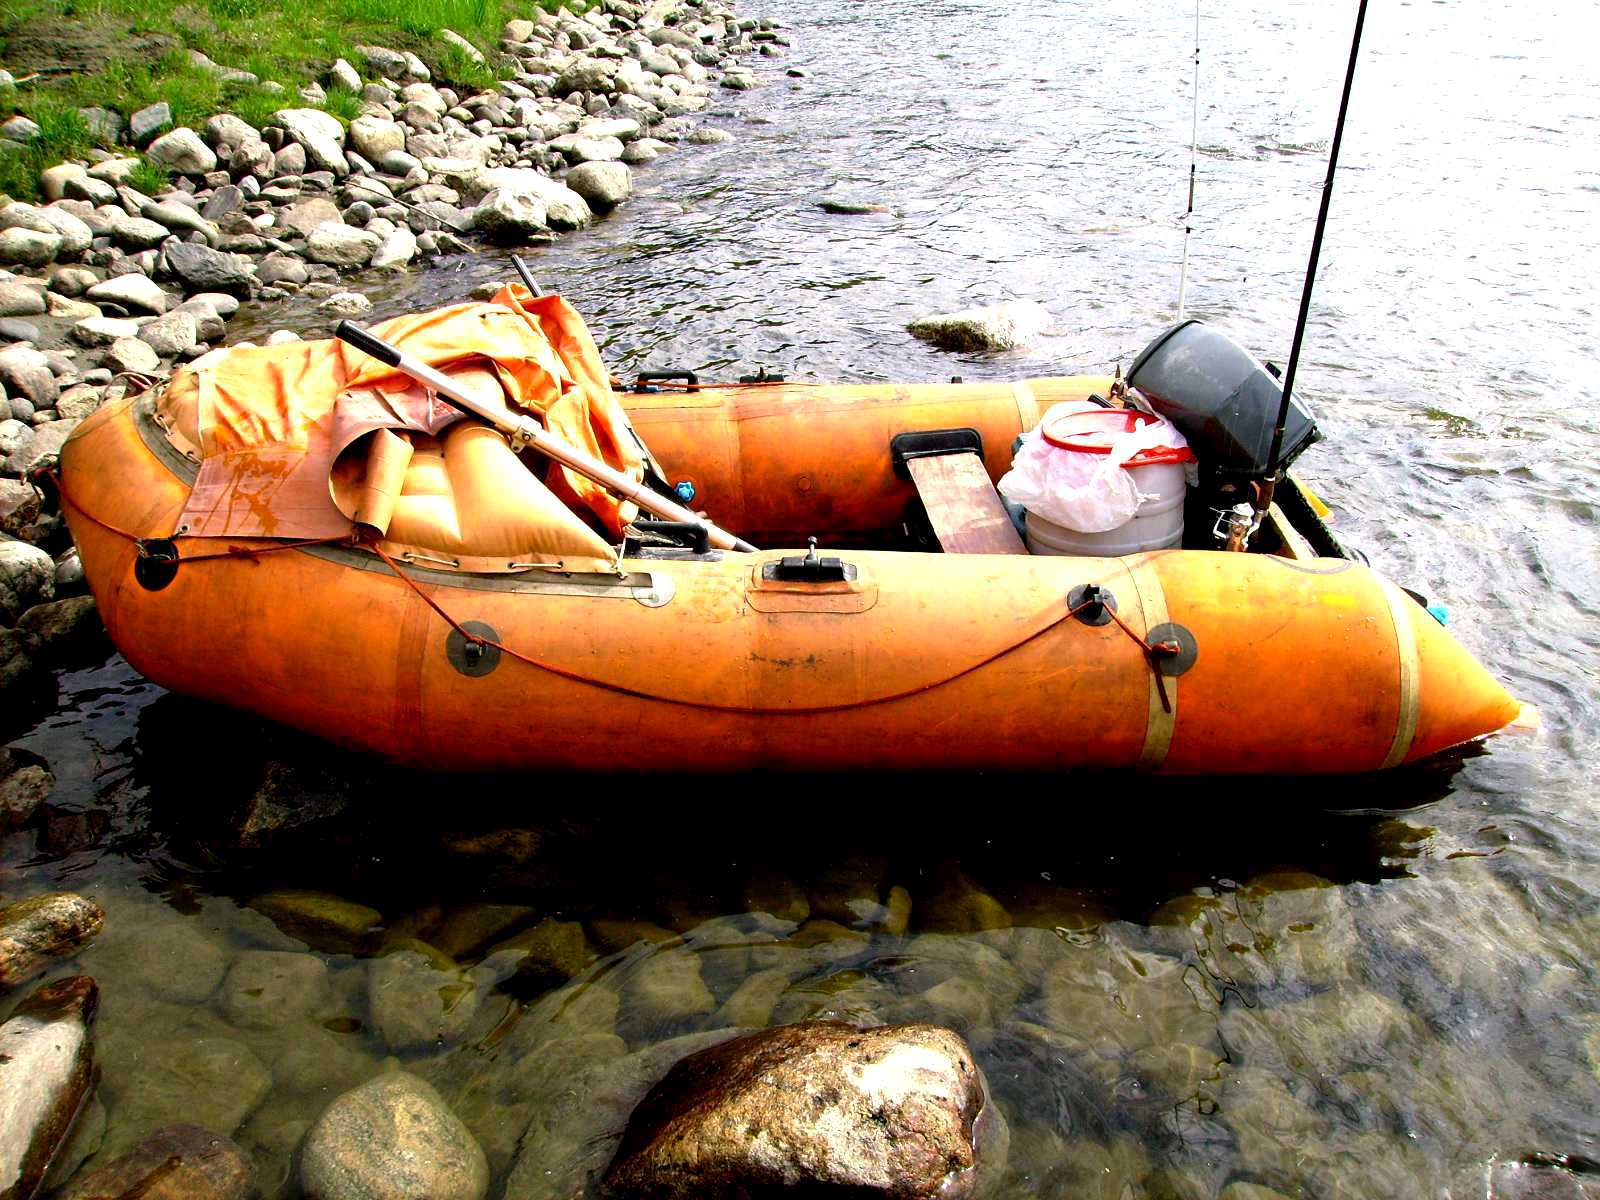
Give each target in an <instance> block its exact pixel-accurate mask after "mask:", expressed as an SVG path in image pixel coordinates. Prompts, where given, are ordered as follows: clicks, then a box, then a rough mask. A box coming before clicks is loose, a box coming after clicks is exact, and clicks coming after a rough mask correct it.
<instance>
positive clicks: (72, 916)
mask: <svg viewBox="0 0 1600 1200" xmlns="http://www.w3.org/2000/svg"><path fill="white" fill-rule="evenodd" d="M105 919H106V914H105V910H104V909H102V908H101V907H100V906H99V905H98V904H96V903H95V902H94V901H93V900H86V899H85V898H84V897H82V896H79V895H77V894H75V893H73V892H49V893H47V894H45V895H43V896H35V897H34V898H33V899H31V900H23V901H20V902H18V903H16V904H13V905H11V906H10V907H8V908H3V909H0V989H4V988H13V987H16V986H17V985H18V984H21V983H26V982H27V981H28V980H30V979H32V978H33V977H34V976H35V975H37V974H38V973H39V972H40V971H42V970H44V969H45V967H47V966H49V965H50V963H51V962H52V961H53V960H54V959H57V958H62V957H64V956H66V955H69V954H73V953H76V952H77V951H78V950H79V949H81V948H82V947H83V946H84V945H85V944H87V943H88V942H89V940H90V939H91V938H93V937H94V935H95V934H97V933H99V932H100V927H101V926H102V925H103V924H104V923H105Z"/></svg>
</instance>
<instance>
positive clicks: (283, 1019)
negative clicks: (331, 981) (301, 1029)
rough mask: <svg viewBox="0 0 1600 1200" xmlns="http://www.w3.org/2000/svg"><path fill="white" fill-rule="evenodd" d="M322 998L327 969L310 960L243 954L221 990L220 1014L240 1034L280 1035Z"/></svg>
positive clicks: (252, 952)
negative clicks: (276, 1031)
mask: <svg viewBox="0 0 1600 1200" xmlns="http://www.w3.org/2000/svg"><path fill="white" fill-rule="evenodd" d="M327 996H328V965H327V964H326V963H325V962H323V961H322V959H320V958H318V957H317V956H316V955H315V954H298V953H294V952H291V951H283V950H249V951H246V952H245V953H243V954H241V955H240V956H239V957H238V958H237V959H235V960H234V964H233V966H232V968H231V969H230V970H229V971H228V978H227V981H226V982H225V983H224V984H223V986H222V1011H223V1013H224V1015H226V1016H227V1018H228V1020H229V1021H230V1022H231V1023H232V1024H234V1025H237V1026H238V1027H239V1028H241V1029H281V1028H283V1027H284V1026H286V1025H292V1024H295V1023H297V1022H300V1021H304V1020H305V1019H306V1018H308V1017H309V1016H311V1014H312V1013H314V1012H316V1011H317V1009H318V1008H320V1007H321V1006H322V1004H323V1003H324V1001H326V999H327Z"/></svg>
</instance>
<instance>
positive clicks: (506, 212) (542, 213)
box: [472, 188, 549, 242]
mask: <svg viewBox="0 0 1600 1200" xmlns="http://www.w3.org/2000/svg"><path fill="white" fill-rule="evenodd" d="M472 227H473V228H474V229H476V230H478V231H479V232H480V233H483V234H484V235H486V236H488V237H490V238H493V239H494V240H495V241H499V242H523V241H527V240H528V239H529V238H530V237H532V236H533V235H534V234H536V233H542V232H543V231H544V230H545V229H547V228H548V227H549V225H548V217H547V211H546V209H545V205H544V201H543V200H541V199H540V198H539V197H538V196H536V195H534V193H533V192H531V191H522V190H519V189H515V188H496V189H495V190H494V191H492V192H490V193H489V194H488V195H487V196H485V197H484V198H483V200H482V202H481V203H480V204H479V205H478V207H477V208H476V209H474V210H473V213H472Z"/></svg>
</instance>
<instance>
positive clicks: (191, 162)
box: [144, 129, 217, 175]
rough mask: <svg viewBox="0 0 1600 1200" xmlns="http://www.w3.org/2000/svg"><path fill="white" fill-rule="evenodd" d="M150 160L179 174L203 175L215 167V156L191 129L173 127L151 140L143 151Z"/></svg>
mask: <svg viewBox="0 0 1600 1200" xmlns="http://www.w3.org/2000/svg"><path fill="white" fill-rule="evenodd" d="M144 154H145V157H146V158H148V159H150V161H152V162H155V163H159V164H160V165H162V166H164V167H170V168H171V169H172V170H173V171H175V172H176V173H177V174H179V175H204V174H205V173H206V172H207V171H215V170H216V169H217V156H216V153H215V152H214V151H213V150H212V149H211V147H210V146H208V145H206V143H205V140H204V139H203V138H202V137H201V136H200V135H199V134H198V133H196V132H195V131H194V130H192V129H174V130H173V131H172V132H171V133H164V134H162V135H161V136H160V137H158V138H157V139H156V140H155V141H153V142H151V143H150V145H149V147H148V148H147V149H146V150H145V152H144Z"/></svg>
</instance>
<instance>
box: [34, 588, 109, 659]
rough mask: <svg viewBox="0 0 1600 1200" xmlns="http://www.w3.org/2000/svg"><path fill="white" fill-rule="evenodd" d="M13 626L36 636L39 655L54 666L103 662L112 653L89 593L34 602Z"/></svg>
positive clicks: (97, 611)
mask: <svg viewBox="0 0 1600 1200" xmlns="http://www.w3.org/2000/svg"><path fill="white" fill-rule="evenodd" d="M17 628H18V629H21V630H23V631H24V632H26V633H30V634H32V635H33V636H34V637H35V638H37V639H38V642H39V648H40V657H41V658H42V660H43V661H44V662H45V663H47V664H48V665H50V666H52V667H55V668H57V669H61V668H65V667H72V666H86V665H88V664H89V663H92V662H104V661H105V660H106V659H107V658H108V657H110V655H111V652H112V645H111V639H110V638H109V637H108V636H107V634H106V628H105V626H104V625H103V624H102V623H101V621H100V613H99V610H98V609H97V608H96V607H95V603H94V597H93V596H69V597H67V598H66V599H65V600H56V601H53V602H51V603H48V604H36V605H34V607H32V608H30V609H29V610H28V611H27V612H25V613H23V614H22V616H21V617H19V618H18V619H17Z"/></svg>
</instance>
